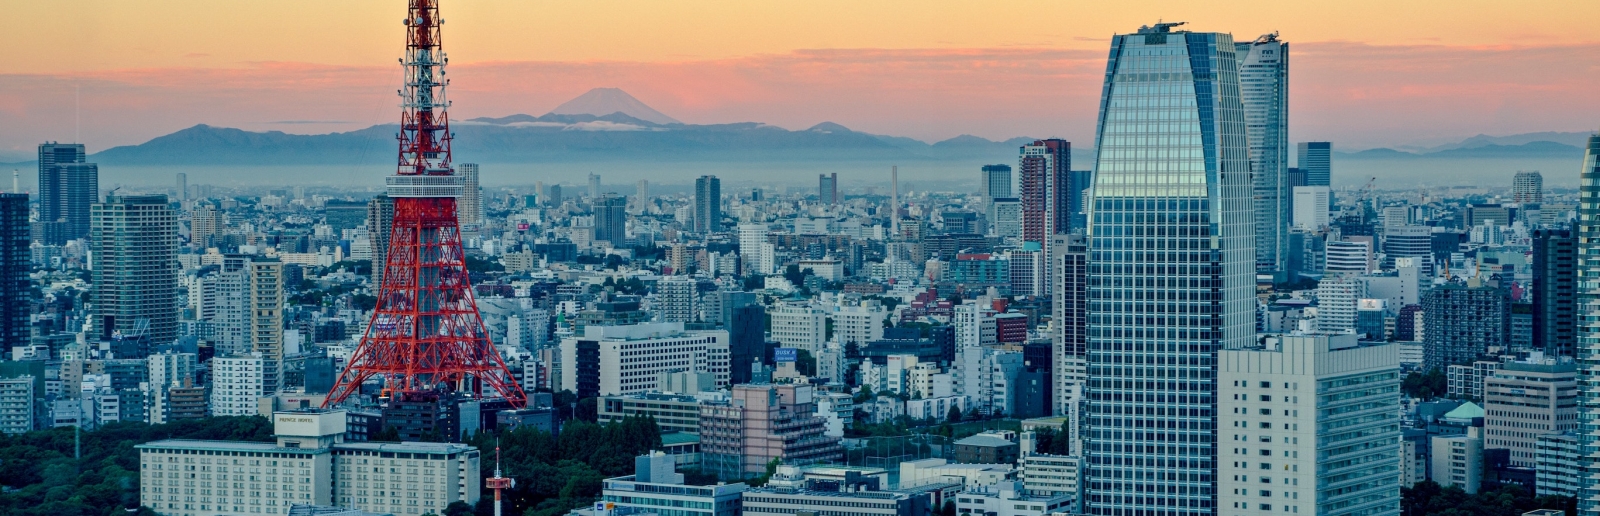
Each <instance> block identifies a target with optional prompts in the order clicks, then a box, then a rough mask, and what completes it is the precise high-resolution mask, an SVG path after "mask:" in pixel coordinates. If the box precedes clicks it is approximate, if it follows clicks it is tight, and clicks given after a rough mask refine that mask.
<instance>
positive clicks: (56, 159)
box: [34, 143, 100, 245]
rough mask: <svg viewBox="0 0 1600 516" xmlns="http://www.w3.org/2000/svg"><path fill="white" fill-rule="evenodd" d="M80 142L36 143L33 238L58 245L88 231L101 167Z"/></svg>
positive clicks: (79, 236)
mask: <svg viewBox="0 0 1600 516" xmlns="http://www.w3.org/2000/svg"><path fill="white" fill-rule="evenodd" d="M86 157H87V155H86V154H85V153H84V147H83V144H81V143H46V144H41V145H39V224H38V227H37V228H36V229H35V230H34V238H35V239H37V240H39V241H40V242H42V243H45V244H46V245H60V244H63V243H66V241H68V240H77V239H81V238H85V237H87V236H88V235H89V206H90V205H92V204H94V203H95V202H98V200H99V199H98V198H99V196H100V167H99V165H96V164H94V163H87V162H86Z"/></svg>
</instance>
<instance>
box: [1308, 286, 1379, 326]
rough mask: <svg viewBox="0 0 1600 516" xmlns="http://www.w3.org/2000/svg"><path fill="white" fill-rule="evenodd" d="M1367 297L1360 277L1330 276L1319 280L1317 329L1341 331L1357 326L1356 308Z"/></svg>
mask: <svg viewBox="0 0 1600 516" xmlns="http://www.w3.org/2000/svg"><path fill="white" fill-rule="evenodd" d="M1365 297H1367V284H1366V283H1365V282H1363V281H1361V280H1360V279H1359V278H1351V277H1339V276H1335V277H1330V278H1324V279H1323V280H1322V281H1320V282H1317V331H1319V332H1323V333H1341V332H1345V331H1353V330H1355V328H1356V308H1357V307H1358V306H1359V305H1360V301H1361V299H1362V298H1365Z"/></svg>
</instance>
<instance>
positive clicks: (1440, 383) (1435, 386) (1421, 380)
mask: <svg viewBox="0 0 1600 516" xmlns="http://www.w3.org/2000/svg"><path fill="white" fill-rule="evenodd" d="M1400 390H1401V391H1403V392H1405V393H1406V395H1407V396H1410V397H1413V398H1417V399H1421V400H1431V399H1434V398H1438V397H1442V396H1444V395H1445V393H1447V392H1449V390H1450V389H1449V378H1448V377H1446V376H1445V374H1444V373H1443V372H1440V371H1439V369H1438V368H1433V369H1429V370H1428V372H1426V373H1423V372H1416V371H1413V372H1411V373H1410V374H1407V375H1406V377H1405V379H1404V380H1402V381H1401V383H1400Z"/></svg>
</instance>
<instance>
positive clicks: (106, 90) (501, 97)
mask: <svg viewBox="0 0 1600 516" xmlns="http://www.w3.org/2000/svg"><path fill="white" fill-rule="evenodd" d="M442 7H443V10H444V18H445V20H446V22H447V23H446V24H445V26H444V37H445V41H446V42H447V45H448V48H449V49H450V55H451V57H453V58H454V59H453V60H452V61H451V75H450V77H451V79H452V91H451V93H452V100H454V101H456V106H455V107H454V108H453V111H454V113H453V116H454V117H455V118H457V119H466V118H472V117H477V116H504V115H509V114H514V113H527V114H533V115H538V114H543V113H545V112H547V111H548V110H549V109H551V108H553V107H555V106H556V105H557V104H560V103H561V102H563V101H566V100H568V99H570V98H572V97H575V96H577V95H579V94H582V93H583V92H585V91H587V90H589V89H591V88H595V87H619V88H622V89H624V90H626V91H627V92H629V93H630V94H632V95H634V96H635V97H637V98H639V99H640V100H641V101H643V102H645V103H646V104H649V105H650V106H652V107H654V108H656V109H658V110H660V111H662V112H664V113H666V114H668V115H670V116H673V117H675V118H677V119H679V120H683V121H684V122H687V123H729V122H750V121H754V122H764V123H770V124H774V125H779V126H783V127H787V128H790V129H799V128H804V127H808V126H810V125H813V124H816V123H820V122H824V121H832V122H837V123H840V124H843V125H845V126H847V127H850V128H852V129H856V130H861V131H867V132H874V133H881V134H893V135H904V136H911V137H915V138H920V139H924V140H930V141H931V140H939V139H944V138H949V137H953V136H956V135H960V134H974V135H978V136H983V137H986V138H990V139H1003V138H1008V137H1015V136H1038V137H1042V136H1061V137H1066V138H1069V139H1072V140H1075V141H1086V140H1088V139H1089V138H1090V136H1091V135H1092V134H1093V131H1094V127H1093V125H1094V121H1093V118H1094V113H1095V110H1096V109H1097V107H1096V105H1095V102H1096V99H1097V98H1098V96H1099V94H1100V92H1099V86H1100V78H1101V74H1103V73H1104V66H1105V53H1106V51H1105V48H1106V44H1107V41H1108V39H1109V37H1110V36H1111V35H1112V34H1115V33H1126V32H1131V31H1133V30H1135V29H1137V28H1138V27H1139V26H1140V25H1143V24H1149V23H1154V22H1156V21H1157V20H1158V19H1165V20H1183V21H1187V22H1189V25H1187V26H1186V27H1185V28H1191V29H1194V30H1203V31H1223V32H1232V33H1233V35H1234V37H1235V39H1236V40H1248V39H1253V38H1255V37H1256V36H1257V35H1258V34H1262V33H1269V32H1273V31H1278V32H1279V33H1280V34H1281V35H1282V37H1283V39H1285V40H1287V41H1289V42H1290V43H1291V45H1292V47H1291V48H1292V53H1291V56H1292V57H1291V70H1293V81H1292V82H1291V86H1290V97H1291V102H1292V107H1291V112H1292V113H1293V115H1292V116H1291V125H1292V127H1293V133H1292V134H1294V136H1293V138H1295V139H1331V140H1337V141H1340V142H1346V145H1347V146H1346V148H1364V147H1371V146H1378V145H1383V144H1387V143H1391V142H1392V144H1393V145H1430V144H1438V143H1444V142H1447V141H1451V140H1452V139H1460V138H1462V137H1466V136H1472V135H1474V134H1478V133H1486V134H1511V133H1520V132H1535V131H1580V130H1592V129H1593V127H1592V126H1593V125H1594V124H1593V120H1594V119H1595V116H1594V115H1595V114H1596V111H1597V108H1600V88H1595V87H1594V86H1593V85H1594V84H1596V83H1597V81H1600V67H1597V66H1596V63H1600V36H1597V35H1596V34H1594V32H1593V30H1592V28H1590V27H1589V26H1588V23H1587V20H1590V19H1593V18H1594V17H1595V16H1596V15H1600V4H1595V3H1558V2H1543V3H1533V4H1524V3H1516V4H1509V3H1497V2H1411V3H1403V4H1397V3H1393V2H1387V3H1384V2H1340V3H1326V4H1322V5H1318V6H1302V5H1298V4H1287V3H1254V4H1243V3H1228V4H1211V3H1192V2H1145V3H1139V4H1137V5H1128V4H1123V3H1118V4H1110V3H1097V4H1088V3H1082V4H1080V3H1063V2H1050V3H1046V2H1018V3H1004V4H1001V3H965V2H919V3H910V2H872V3H859V2H815V3H806V4H767V3H752V2H673V3H643V2H490V1H484V0H448V1H447V2H446V3H445V4H444V5H443V6H442ZM403 8H404V6H403V3H402V2H397V1H375V0H374V1H353V2H309V1H295V2H287V3H272V4H269V3H265V2H225V3H217V2H203V1H157V2H147V3H138V4H129V3H123V2H112V1H85V2H31V3H26V4H25V5H21V6H18V9H19V10H20V13H21V15H20V16H21V19H24V20H54V21H57V22H60V23H26V24H20V25H19V26H17V27H15V28H14V31H13V34H14V36H13V40H14V41H15V42H16V44H15V45H16V47H15V48H16V51H15V52H13V53H11V56H12V57H11V59H10V60H9V61H8V63H9V64H8V66H7V68H6V69H5V70H4V72H3V73H0V116H5V117H6V118H8V119H11V120H13V121H15V122H14V123H12V124H6V125H5V127H0V157H15V156H16V155H22V156H26V155H27V154H28V153H29V152H31V149H32V147H33V146H34V145H36V144H37V143H38V141H37V140H38V139H39V136H40V135H49V138H50V139H58V140H62V141H67V140H72V139H73V138H74V131H75V130H76V131H81V135H82V136H81V138H82V140H83V141H84V142H85V143H87V144H89V145H90V146H91V149H92V150H91V152H93V151H97V150H103V149H105V148H107V147H111V146H116V145H127V144H135V143H140V142H143V141H145V140H148V139H149V138H152V137H155V136H160V135H163V134H167V133H170V132H172V131H175V130H178V129H181V128H184V127H188V126H192V125H195V124H201V123H204V124H210V125H216V126H227V127H238V128H242V129H247V130H253V131H263V130H279V131H285V132H294V133H323V132H332V131H346V130H353V129H358V128H362V127H367V126H370V125H372V124H378V123H387V122H390V120H391V119H392V118H393V116H392V111H393V108H394V105H395V99H394V94H393V91H394V89H395V84H394V83H395V82H396V81H397V79H398V77H399V69H398V66H397V65H396V64H395V61H394V60H395V58H396V56H397V52H398V50H397V49H398V48H399V47H398V42H399V41H401V39H402V37H403V33H402V31H401V26H400V24H399V19H400V18H401V17H402V16H401V13H402V12H403ZM69 20H70V22H67V21H69ZM75 102H76V103H78V104H77V105H79V106H81V107H80V108H79V109H81V128H80V129H75V122H74V121H75V117H74V111H75Z"/></svg>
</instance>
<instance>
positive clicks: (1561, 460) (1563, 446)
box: [1534, 432, 1586, 496]
mask: <svg viewBox="0 0 1600 516" xmlns="http://www.w3.org/2000/svg"><path fill="white" fill-rule="evenodd" d="M1538 446H1539V461H1538V465H1536V466H1534V474H1535V480H1534V494H1536V495H1538V496H1546V495H1556V496H1577V494H1578V492H1579V490H1580V489H1582V487H1583V480H1582V479H1583V474H1584V473H1583V467H1584V463H1585V462H1586V461H1585V460H1584V457H1583V453H1582V450H1581V449H1580V448H1579V447H1578V436H1577V434H1574V433H1572V432H1564V433H1559V434H1544V435H1540V436H1539V444H1538Z"/></svg>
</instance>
